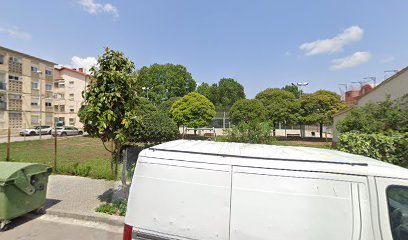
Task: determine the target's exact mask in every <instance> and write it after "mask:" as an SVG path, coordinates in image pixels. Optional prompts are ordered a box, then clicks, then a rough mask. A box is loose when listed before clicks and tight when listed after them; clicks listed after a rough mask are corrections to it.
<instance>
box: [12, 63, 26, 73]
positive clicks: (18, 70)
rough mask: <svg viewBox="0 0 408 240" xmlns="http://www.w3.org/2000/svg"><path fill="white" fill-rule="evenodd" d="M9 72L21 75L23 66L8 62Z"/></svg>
mask: <svg viewBox="0 0 408 240" xmlns="http://www.w3.org/2000/svg"><path fill="white" fill-rule="evenodd" d="M9 72H12V73H19V74H22V73H23V64H22V63H19V62H13V61H9Z"/></svg>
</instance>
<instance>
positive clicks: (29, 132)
mask: <svg viewBox="0 0 408 240" xmlns="http://www.w3.org/2000/svg"><path fill="white" fill-rule="evenodd" d="M51 130H52V128H51V126H46V125H45V126H36V127H34V128H26V129H23V130H21V131H20V136H34V135H39V134H40V131H41V134H43V135H45V134H51Z"/></svg>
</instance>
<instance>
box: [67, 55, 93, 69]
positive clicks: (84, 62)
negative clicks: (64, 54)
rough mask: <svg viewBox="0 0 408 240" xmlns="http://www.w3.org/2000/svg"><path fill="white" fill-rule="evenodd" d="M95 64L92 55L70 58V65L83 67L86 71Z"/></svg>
mask: <svg viewBox="0 0 408 240" xmlns="http://www.w3.org/2000/svg"><path fill="white" fill-rule="evenodd" d="M96 64H97V60H96V58H94V57H87V58H80V57H78V56H74V57H72V59H71V66H72V67H73V68H83V69H84V70H85V71H86V72H89V69H90V68H91V67H92V66H93V65H96Z"/></svg>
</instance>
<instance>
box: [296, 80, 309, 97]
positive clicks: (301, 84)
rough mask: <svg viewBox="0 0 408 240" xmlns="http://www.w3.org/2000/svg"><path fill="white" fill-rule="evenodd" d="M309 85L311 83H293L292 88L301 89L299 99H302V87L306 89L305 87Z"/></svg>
mask: <svg viewBox="0 0 408 240" xmlns="http://www.w3.org/2000/svg"><path fill="white" fill-rule="evenodd" d="M307 85H309V83H308V82H303V83H300V82H298V83H292V86H297V87H299V88H300V90H301V91H300V96H299V97H301V96H302V87H305V86H307Z"/></svg>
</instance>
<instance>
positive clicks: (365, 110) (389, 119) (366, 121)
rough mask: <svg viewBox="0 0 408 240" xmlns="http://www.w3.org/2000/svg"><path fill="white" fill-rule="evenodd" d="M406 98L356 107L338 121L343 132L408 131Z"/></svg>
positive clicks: (338, 127)
mask: <svg viewBox="0 0 408 240" xmlns="http://www.w3.org/2000/svg"><path fill="white" fill-rule="evenodd" d="M407 102H408V101H406V99H404V98H403V99H401V100H394V101H391V100H390V99H389V98H388V99H387V100H386V101H382V102H377V103H369V104H367V105H364V106H361V107H354V108H353V109H351V110H350V112H349V113H348V114H347V117H346V118H345V119H343V120H342V121H340V122H339V123H337V126H336V128H337V129H338V130H339V131H340V132H341V133H346V132H353V131H357V132H360V133H383V132H388V131H397V132H401V133H404V132H408V109H407V108H406V103H407Z"/></svg>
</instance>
